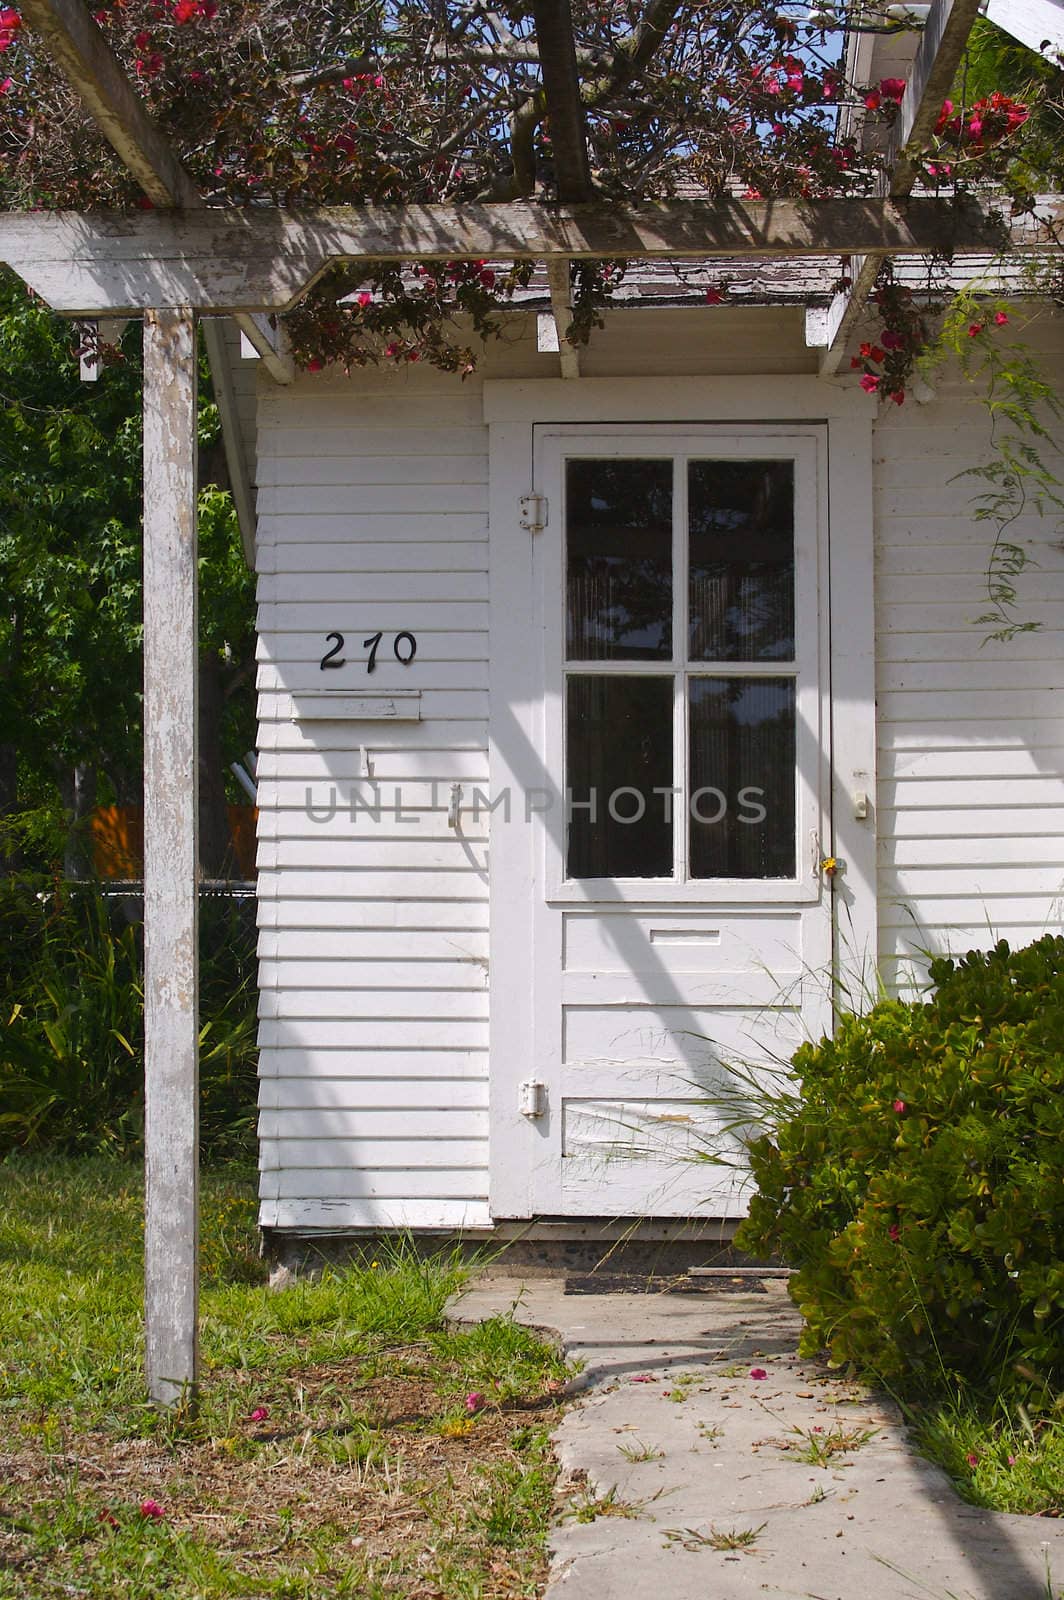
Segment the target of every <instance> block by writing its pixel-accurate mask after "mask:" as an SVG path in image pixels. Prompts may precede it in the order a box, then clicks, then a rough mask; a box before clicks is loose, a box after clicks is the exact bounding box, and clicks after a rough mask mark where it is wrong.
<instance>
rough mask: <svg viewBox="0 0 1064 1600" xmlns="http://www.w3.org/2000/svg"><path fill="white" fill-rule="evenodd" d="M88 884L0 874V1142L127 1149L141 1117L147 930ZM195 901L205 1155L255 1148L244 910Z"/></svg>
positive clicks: (249, 931)
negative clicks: (0, 878)
mask: <svg viewBox="0 0 1064 1600" xmlns="http://www.w3.org/2000/svg"><path fill="white" fill-rule="evenodd" d="M134 907H135V902H134V901H132V900H131V898H129V897H127V898H126V900H125V902H124V903H123V902H122V901H121V900H120V899H116V898H115V897H110V898H108V897H105V896H104V895H103V894H102V893H101V892H100V890H99V889H98V888H97V887H96V886H95V885H92V884H63V883H61V882H60V883H47V884H44V883H37V882H34V883H20V882H17V881H15V880H7V881H5V882H3V884H2V886H0V1153H2V1152H3V1151H4V1150H10V1149H43V1148H48V1149H54V1150H57V1151H64V1152H66V1153H69V1154H75V1153H82V1154H84V1153H102V1152H111V1153H115V1154H132V1153H134V1152H136V1151H137V1150H138V1149H139V1146H140V1143H141V1139H142V1134H143V1124H144V992H143V958H142V950H143V942H142V937H141V927H140V924H139V922H136V921H134V922H130V921H129V920H128V919H127V915H126V913H127V911H129V910H130V909H133V908H134ZM246 912H247V908H246V907H244V908H241V907H240V906H239V905H237V904H236V903H234V902H233V901H232V900H231V899H230V898H229V897H228V896H224V895H221V894H217V895H204V896H202V898H201V904H200V948H201V960H200V1023H201V1027H200V1134H201V1146H202V1149H203V1152H204V1154H205V1155H207V1156H209V1157H211V1158H212V1159H231V1158H242V1157H246V1156H248V1155H249V1154H251V1153H252V1152H253V1150H254V1129H255V1095H256V1086H257V1085H256V1059H257V1057H256V1043H255V1041H256V1029H257V1024H256V1017H255V1011H256V987H255V933H254V927H253V919H252V918H251V917H249V916H248V915H247V914H246Z"/></svg>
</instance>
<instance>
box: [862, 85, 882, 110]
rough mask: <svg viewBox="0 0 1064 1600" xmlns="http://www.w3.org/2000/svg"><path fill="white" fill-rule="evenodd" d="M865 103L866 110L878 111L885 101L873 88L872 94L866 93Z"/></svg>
mask: <svg viewBox="0 0 1064 1600" xmlns="http://www.w3.org/2000/svg"><path fill="white" fill-rule="evenodd" d="M864 103H865V110H866V111H878V110H879V108H880V106H881V105H882V103H883V97H882V95H880V94H878V93H877V92H876V90H875V89H873V90H872V92H871V94H866V95H865V97H864Z"/></svg>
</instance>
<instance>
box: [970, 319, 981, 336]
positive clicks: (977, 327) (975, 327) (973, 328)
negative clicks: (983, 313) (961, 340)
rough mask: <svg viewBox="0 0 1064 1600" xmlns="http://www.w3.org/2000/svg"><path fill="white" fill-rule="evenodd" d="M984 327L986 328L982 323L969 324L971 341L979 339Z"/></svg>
mask: <svg viewBox="0 0 1064 1600" xmlns="http://www.w3.org/2000/svg"><path fill="white" fill-rule="evenodd" d="M983 327H984V324H983V323H981V322H969V324H968V337H969V339H978V337H979V335H980V334H981V333H982V331H983Z"/></svg>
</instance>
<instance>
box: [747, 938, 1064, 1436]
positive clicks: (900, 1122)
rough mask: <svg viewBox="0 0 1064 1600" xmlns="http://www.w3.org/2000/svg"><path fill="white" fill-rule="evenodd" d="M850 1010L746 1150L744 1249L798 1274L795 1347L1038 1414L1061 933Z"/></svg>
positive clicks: (1050, 1334)
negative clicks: (962, 1388) (773, 1257)
mask: <svg viewBox="0 0 1064 1600" xmlns="http://www.w3.org/2000/svg"><path fill="white" fill-rule="evenodd" d="M930 976H931V980H932V983H933V984H934V985H935V993H934V996H933V998H932V999H930V1000H929V1001H927V1002H926V1003H920V1002H915V1003H906V1002H902V1001H898V1000H885V1001H882V1002H881V1003H880V1004H878V1005H876V1006H875V1007H874V1009H873V1010H871V1011H870V1012H869V1013H868V1014H867V1015H866V1016H863V1017H855V1016H843V1017H841V1018H840V1019H839V1021H838V1025H837V1029H836V1033H835V1037H834V1039H830V1040H829V1039H825V1040H822V1041H821V1042H820V1043H819V1044H816V1045H812V1044H808V1045H804V1046H803V1047H802V1048H801V1049H800V1050H799V1051H798V1053H797V1055H796V1056H795V1058H794V1067H795V1071H796V1073H797V1075H798V1077H799V1079H800V1085H801V1088H800V1095H799V1096H798V1097H796V1098H795V1099H794V1100H793V1101H792V1102H791V1104H790V1106H789V1107H788V1108H787V1109H786V1110H785V1112H784V1114H783V1115H782V1117H781V1119H780V1120H779V1121H778V1123H777V1125H776V1126H775V1128H774V1129H772V1131H771V1132H769V1133H767V1134H763V1135H762V1136H761V1137H758V1138H755V1139H753V1140H752V1142H751V1145H750V1165H751V1169H752V1173H753V1177H754V1180H755V1182H756V1185H757V1194H756V1195H755V1197H754V1198H753V1200H752V1203H751V1207H750V1215H749V1217H748V1219H747V1220H746V1221H745V1222H744V1223H743V1224H742V1226H741V1228H740V1231H739V1236H738V1243H739V1244H740V1246H741V1247H742V1248H743V1249H746V1250H750V1251H752V1252H755V1253H757V1254H766V1253H769V1252H772V1251H778V1252H779V1253H780V1254H781V1255H782V1256H783V1258H784V1259H785V1260H786V1261H788V1262H789V1263H790V1264H791V1265H793V1266H795V1267H797V1268H798V1269H799V1270H798V1271H797V1273H796V1276H795V1277H794V1279H793V1280H792V1294H793V1297H794V1299H795V1300H796V1302H797V1303H798V1305H799V1306H800V1308H801V1311H802V1316H803V1318H804V1322H805V1327H804V1331H803V1335H802V1349H803V1351H804V1353H806V1354H811V1353H813V1352H815V1351H817V1350H820V1349H822V1348H825V1347H826V1348H828V1349H829V1350H830V1352H831V1355H832V1356H833V1358H834V1359H835V1360H836V1361H837V1362H840V1363H841V1362H853V1363H855V1364H856V1365H857V1366H859V1367H860V1368H862V1369H864V1370H866V1371H871V1372H874V1373H877V1374H879V1375H880V1376H882V1377H884V1378H887V1379H890V1378H902V1377H904V1378H906V1379H908V1380H916V1381H920V1380H923V1381H924V1382H925V1383H926V1384H927V1385H929V1386H930V1387H939V1386H941V1385H942V1383H943V1382H950V1383H953V1384H956V1383H961V1384H967V1385H971V1386H976V1387H978V1388H979V1389H985V1390H987V1391H990V1392H992V1393H995V1394H997V1395H999V1396H1004V1395H1011V1396H1013V1397H1015V1398H1022V1399H1025V1400H1026V1401H1027V1402H1028V1403H1030V1404H1034V1405H1037V1404H1039V1403H1040V1402H1043V1403H1048V1397H1049V1396H1050V1394H1051V1393H1052V1391H1053V1388H1054V1386H1056V1387H1058V1388H1059V1386H1060V1384H1061V1381H1062V1380H1064V938H1058V937H1046V938H1043V939H1040V940H1039V941H1038V942H1037V943H1036V944H1033V945H1031V946H1029V947H1028V948H1026V949H1024V950H1020V951H1016V952H1013V951H1011V950H1010V949H1009V946H1008V945H1007V944H1006V943H1004V942H1001V943H999V944H998V945H997V946H996V948H995V949H994V950H992V951H990V952H989V953H980V952H972V953H970V954H969V955H967V956H965V957H964V958H963V959H961V960H938V961H934V962H932V964H931V968H930Z"/></svg>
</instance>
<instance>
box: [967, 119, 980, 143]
mask: <svg viewBox="0 0 1064 1600" xmlns="http://www.w3.org/2000/svg"><path fill="white" fill-rule="evenodd" d="M968 137H969V138H970V139H981V138H982V137H983V119H982V118H981V117H973V118H972V120H971V121H970V122H969V124H968Z"/></svg>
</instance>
